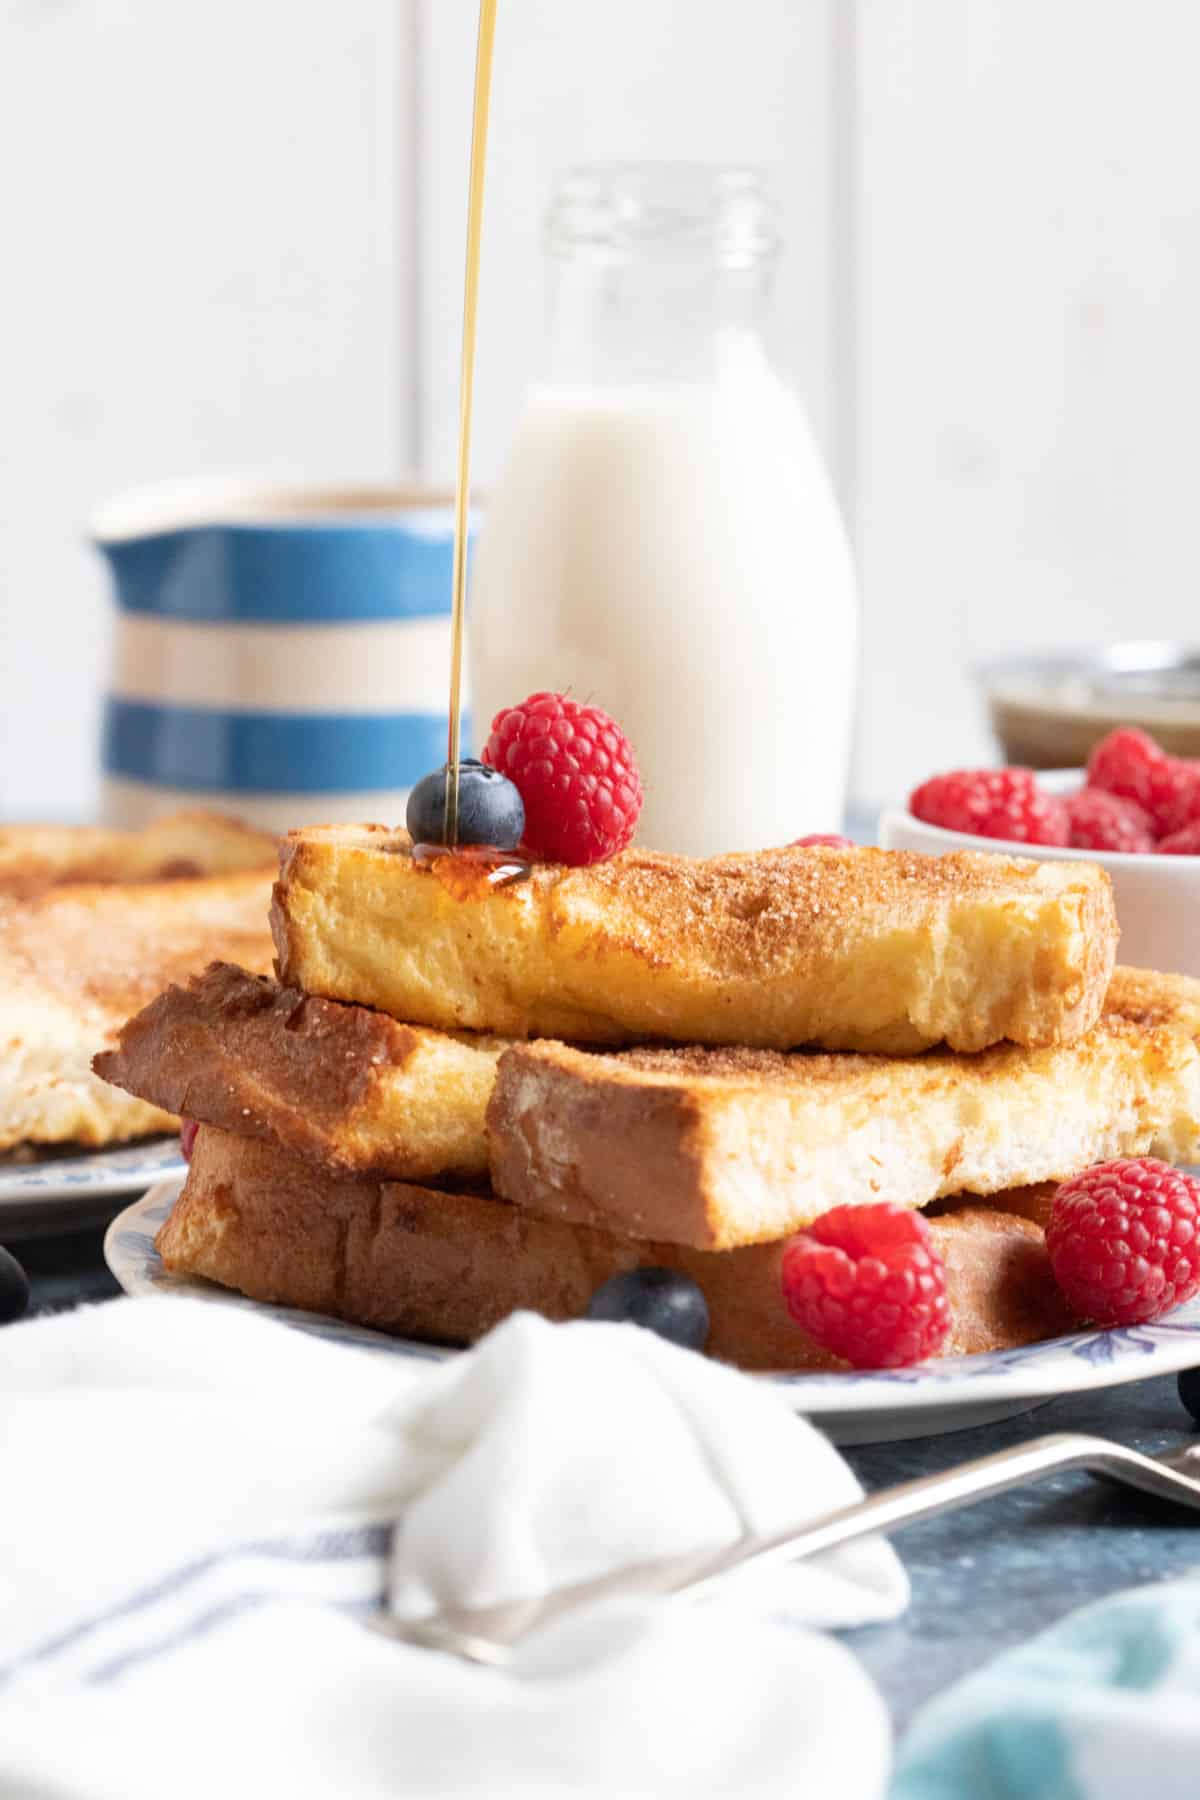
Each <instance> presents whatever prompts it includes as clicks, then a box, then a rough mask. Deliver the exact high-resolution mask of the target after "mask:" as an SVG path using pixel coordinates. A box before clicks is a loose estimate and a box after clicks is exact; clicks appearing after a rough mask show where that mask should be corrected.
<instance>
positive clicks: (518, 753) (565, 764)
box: [483, 694, 642, 869]
mask: <svg viewBox="0 0 1200 1800" xmlns="http://www.w3.org/2000/svg"><path fill="white" fill-rule="evenodd" d="M483 760H484V762H487V763H491V765H492V767H493V768H496V769H499V770H500V771H501V773H502V774H504V775H507V776H508V778H509V780H510V781H511V782H512V783H513V784H514V786H515V787H516V788H517V789H518V790H519V792H520V795H521V798H522V800H523V801H524V802H525V839H524V842H525V846H526V848H527V849H529V850H531V851H532V852H533V854H534V855H535V856H542V857H546V858H548V859H550V860H551V861H554V862H562V863H567V864H569V865H570V866H571V867H572V868H575V869H579V868H582V867H583V866H584V865H585V864H586V863H594V862H602V861H603V860H604V859H605V858H606V857H609V856H615V855H616V853H617V851H618V850H624V848H625V846H626V844H628V842H629V841H630V839H631V838H632V836H633V833H634V828H635V826H636V825H637V822H638V814H639V813H640V812H641V810H642V783H641V778H640V777H639V775H638V771H637V764H636V763H635V761H634V759H633V751H632V749H631V748H630V745H629V742H628V740H627V739H626V737H625V734H624V733H623V732H622V730H621V728H620V726H619V725H616V724H614V722H613V721H612V719H610V718H609V716H608V714H607V713H606V712H602V711H601V710H600V708H599V707H598V706H583V705H581V704H580V702H579V701H578V700H571V699H568V697H567V696H566V695H565V694H531V695H530V696H529V698H528V700H523V701H522V702H521V704H520V706H509V707H506V708H505V709H504V711H503V712H498V713H497V714H496V717H495V718H494V719H493V720H492V734H491V736H490V737H489V738H488V741H487V745H486V747H485V749H484V752H483Z"/></svg>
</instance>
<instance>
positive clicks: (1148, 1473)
mask: <svg viewBox="0 0 1200 1800" xmlns="http://www.w3.org/2000/svg"><path fill="white" fill-rule="evenodd" d="M1068 1469H1091V1470H1093V1471H1095V1472H1096V1473H1097V1474H1108V1475H1112V1476H1114V1477H1116V1478H1117V1479H1118V1480H1124V1481H1127V1482H1130V1483H1131V1484H1132V1485H1133V1486H1137V1487H1143V1488H1145V1489H1147V1490H1148V1491H1151V1492H1157V1493H1170V1491H1171V1488H1170V1485H1169V1479H1170V1478H1169V1477H1167V1476H1165V1475H1164V1474H1163V1472H1162V1471H1160V1470H1159V1469H1158V1468H1157V1466H1156V1465H1155V1464H1154V1463H1152V1462H1151V1460H1150V1458H1149V1457H1143V1456H1139V1455H1138V1454H1137V1453H1136V1452H1135V1451H1127V1450H1125V1449H1123V1447H1122V1446H1120V1445H1118V1444H1110V1443H1107V1442H1106V1441H1105V1440H1104V1439H1103V1438H1093V1437H1085V1436H1083V1435H1081V1434H1077V1433H1074V1432H1060V1433H1056V1434H1054V1435H1053V1436H1050V1437H1040V1438H1034V1439H1032V1440H1031V1441H1030V1442H1029V1443H1026V1444H1017V1445H1016V1446H1014V1448H1013V1449H1011V1450H999V1451H997V1452H996V1453H995V1454H994V1455H992V1456H981V1457H978V1458H976V1460H975V1461H974V1462H968V1463H961V1464H960V1465H959V1466H958V1467H957V1468H953V1469H946V1470H943V1471H942V1472H941V1473H939V1474H936V1475H924V1476H922V1477H921V1478H920V1479H919V1480H917V1481H905V1482H901V1483H899V1485H897V1486H896V1487H890V1488H884V1489H883V1490H882V1491H881V1492H880V1493H878V1494H872V1495H871V1496H870V1498H869V1499H866V1500H858V1501H855V1502H854V1503H853V1504H852V1505H850V1506H845V1507H842V1508H840V1509H839V1510H838V1511H837V1512H834V1513H828V1514H826V1515H825V1517H824V1518H821V1519H817V1520H815V1521H814V1522H813V1523H812V1524H809V1525H804V1526H801V1527H800V1528H799V1529H798V1530H792V1531H784V1532H780V1533H779V1534H778V1535H777V1536H774V1537H770V1538H758V1539H756V1540H755V1541H754V1542H752V1543H749V1544H747V1543H742V1544H734V1545H732V1546H731V1547H730V1548H729V1549H727V1550H723V1551H719V1552H718V1553H717V1554H716V1555H715V1556H712V1557H709V1558H706V1559H705V1562H704V1564H703V1566H702V1567H699V1568H696V1567H693V1570H692V1571H691V1572H690V1573H689V1572H681V1576H680V1579H678V1580H677V1581H675V1582H673V1583H672V1584H671V1585H669V1586H667V1587H666V1588H664V1590H663V1591H665V1592H668V1593H683V1592H685V1591H688V1592H691V1591H694V1590H696V1589H698V1588H703V1587H707V1586H709V1584H710V1583H712V1582H715V1581H718V1580H719V1579H720V1578H721V1577H722V1576H723V1575H726V1574H729V1573H731V1572H732V1571H733V1570H734V1569H739V1568H744V1567H746V1566H747V1565H748V1564H750V1563H758V1562H770V1561H787V1562H794V1561H798V1560H799V1559H800V1558H802V1557H806V1556H818V1555H820V1553H821V1552H822V1551H824V1550H833V1549H836V1548H837V1547H838V1546H839V1545H841V1544H849V1543H852V1542H853V1541H854V1540H855V1539H856V1538H861V1537H870V1536H872V1535H874V1534H875V1533H877V1532H889V1531H894V1530H896V1528H897V1527H898V1526H901V1525H912V1524H915V1523H916V1522H917V1521H918V1520H920V1519H932V1518H934V1517H935V1516H936V1515H937V1514H938V1513H946V1512H953V1511H955V1510H956V1509H957V1508H958V1507H960V1506H970V1505H971V1504H972V1503H973V1502H974V1501H976V1500H984V1499H986V1498H988V1496H989V1495H992V1494H1002V1493H1004V1492H1005V1491H1006V1490H1007V1489H1009V1488H1015V1487H1021V1486H1023V1485H1024V1484H1025V1483H1026V1482H1030V1481H1040V1480H1042V1479H1043V1478H1044V1477H1045V1476H1047V1475H1055V1474H1060V1473H1062V1472H1063V1471H1064V1470H1068ZM1156 1477H1159V1478H1160V1479H1158V1480H1157V1481H1156Z"/></svg>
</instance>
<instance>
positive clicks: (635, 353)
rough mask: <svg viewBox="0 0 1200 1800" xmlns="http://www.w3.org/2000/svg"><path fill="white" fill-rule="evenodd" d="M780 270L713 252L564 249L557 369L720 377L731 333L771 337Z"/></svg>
mask: <svg viewBox="0 0 1200 1800" xmlns="http://www.w3.org/2000/svg"><path fill="white" fill-rule="evenodd" d="M771 287H772V270H771V268H770V267H769V265H767V264H761V263H760V264H755V265H753V266H751V267H747V268H722V267H719V266H718V265H716V264H715V263H714V262H713V261H712V259H711V258H710V257H705V258H698V257H694V256H688V255H677V256H672V255H665V254H664V255H661V256H646V257H639V258H634V259H631V260H629V261H625V262H617V263H613V262H602V261H599V260H596V259H593V258H590V257H584V256H581V257H577V258H571V257H565V258H555V259H554V260H553V261H552V263H551V266H550V295H549V321H548V324H549V329H548V331H547V345H548V366H547V370H546V373H547V376H548V379H549V380H550V381H552V382H555V383H563V384H568V383H569V384H584V385H591V386H610V385H624V384H643V383H648V382H649V383H670V382H704V381H712V380H714V379H715V378H716V375H717V372H718V366H719V363H720V346H721V345H722V343H723V342H727V341H728V337H729V334H730V333H734V332H736V333H738V334H740V335H742V336H743V337H751V338H753V339H755V340H760V341H761V340H762V339H763V337H764V335H765V331H766V325H767V316H768V310H769V299H770V294H771Z"/></svg>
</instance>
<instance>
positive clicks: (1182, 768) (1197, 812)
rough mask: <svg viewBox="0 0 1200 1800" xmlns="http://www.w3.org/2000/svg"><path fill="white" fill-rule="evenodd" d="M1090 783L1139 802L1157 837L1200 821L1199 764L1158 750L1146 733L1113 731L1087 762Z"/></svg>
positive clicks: (1129, 729) (1091, 785)
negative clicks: (1147, 815)
mask: <svg viewBox="0 0 1200 1800" xmlns="http://www.w3.org/2000/svg"><path fill="white" fill-rule="evenodd" d="M1087 784H1088V786H1089V787H1090V788H1102V789H1103V790H1104V792H1105V793H1108V794H1118V795H1120V797H1121V798H1122V799H1123V800H1136V801H1137V804H1138V805H1139V806H1140V807H1142V808H1143V810H1144V811H1145V812H1147V813H1148V814H1149V815H1150V824H1151V826H1152V828H1153V830H1154V833H1155V835H1156V836H1157V837H1169V836H1170V835H1171V834H1172V833H1173V832H1176V831H1179V830H1181V829H1182V828H1183V826H1185V825H1190V824H1191V823H1192V822H1193V820H1195V819H1200V763H1195V762H1188V761H1186V760H1185V759H1184V758H1183V757H1180V756H1168V755H1167V753H1166V751H1165V750H1160V749H1159V747H1158V745H1157V744H1156V743H1155V741H1154V739H1153V738H1152V737H1151V736H1150V735H1149V733H1148V732H1145V731H1139V730H1137V729H1136V728H1134V727H1132V726H1127V727H1125V728H1124V729H1122V730H1120V731H1110V732H1109V734H1108V736H1107V737H1106V738H1102V739H1101V740H1100V742H1099V743H1098V744H1097V745H1096V747H1095V749H1094V750H1093V751H1092V754H1091V756H1090V757H1089V758H1088V771H1087Z"/></svg>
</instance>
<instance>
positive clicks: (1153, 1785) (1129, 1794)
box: [891, 1573, 1200, 1800]
mask: <svg viewBox="0 0 1200 1800" xmlns="http://www.w3.org/2000/svg"><path fill="white" fill-rule="evenodd" d="M1147 1795H1152V1796H1153V1800H1195V1796H1197V1795H1200V1573H1197V1574H1196V1575H1193V1576H1190V1577H1188V1578H1187V1579H1186V1580H1183V1581H1174V1582H1164V1583H1162V1584H1161V1585H1160V1586H1158V1587H1148V1588H1135V1589H1134V1590H1132V1591H1131V1592H1130V1593H1127V1594H1121V1595H1119V1596H1118V1597H1117V1598H1116V1599H1113V1600H1105V1601H1101V1602H1100V1603H1099V1604H1098V1605H1096V1606H1089V1607H1087V1608H1085V1610H1084V1611H1082V1612H1078V1613H1074V1614H1073V1615H1072V1616H1071V1617H1070V1618H1069V1619H1066V1620H1064V1621H1063V1622H1062V1624H1060V1625H1056V1626H1054V1628H1053V1629H1052V1630H1050V1631H1047V1632H1044V1633H1043V1634H1042V1635H1041V1636H1040V1637H1037V1638H1034V1639H1033V1640H1032V1641H1031V1642H1030V1643H1028V1644H1024V1645H1022V1646H1021V1648H1020V1649H1019V1650H1014V1651H1010V1652H1009V1653H1008V1654H1007V1655H1005V1656H1002V1657H1000V1658H999V1659H998V1660H997V1661H996V1662H994V1663H992V1664H990V1665H989V1666H988V1667H987V1668H985V1669H981V1670H980V1671H979V1673H978V1674H975V1675H971V1676H969V1677H968V1678H967V1679H966V1680H965V1681H962V1682H960V1683H959V1684H958V1685H957V1686H956V1687H954V1688H952V1689H951V1690H950V1692H949V1693H948V1694H944V1695H942V1696H941V1697H940V1698H939V1699H937V1700H935V1701H933V1702H932V1703H931V1704H930V1705H929V1706H927V1707H926V1708H925V1709H924V1711H923V1712H922V1713H920V1714H919V1715H918V1717H917V1718H916V1720H915V1721H914V1722H913V1725H912V1727H911V1728H910V1730H909V1732H908V1734H907V1737H906V1738H905V1740H904V1742H903V1744H902V1745H901V1748H900V1752H899V1755H898V1757H897V1761H896V1773H895V1778H894V1780H893V1784H892V1789H891V1800H1145V1796H1147Z"/></svg>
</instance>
